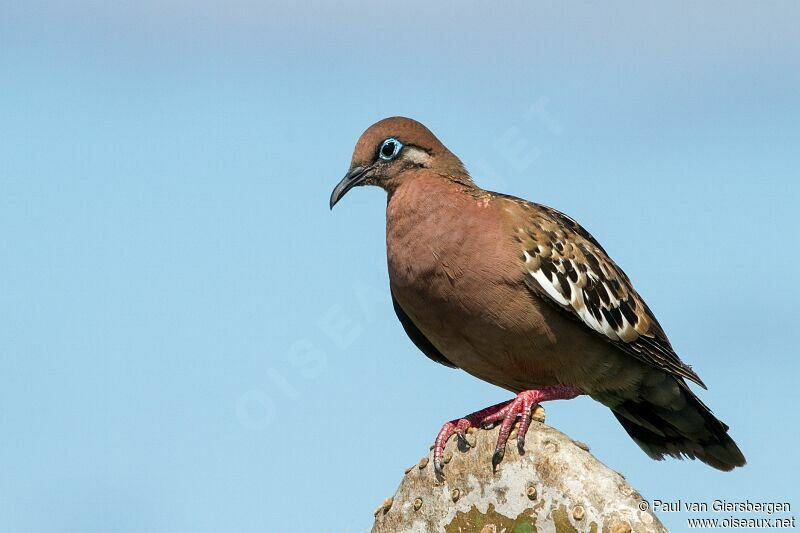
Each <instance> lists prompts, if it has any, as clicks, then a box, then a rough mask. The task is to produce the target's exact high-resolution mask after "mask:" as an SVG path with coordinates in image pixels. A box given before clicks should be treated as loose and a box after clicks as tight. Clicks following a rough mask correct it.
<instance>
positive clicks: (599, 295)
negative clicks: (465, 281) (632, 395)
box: [509, 198, 705, 388]
mask: <svg viewBox="0 0 800 533" xmlns="http://www.w3.org/2000/svg"><path fill="white" fill-rule="evenodd" d="M509 200H511V199H510V198H509ZM513 200H515V202H514V203H515V204H516V206H517V207H518V208H520V209H521V212H519V213H520V214H521V215H522V216H521V217H520V218H518V219H517V220H520V221H524V222H523V223H522V224H520V225H519V227H516V228H515V231H516V237H517V240H518V242H519V244H520V246H521V248H522V249H521V253H522V256H523V257H524V261H525V269H526V270H527V275H526V279H525V283H526V285H527V286H528V287H529V288H530V289H531V290H532V291H534V292H535V293H536V294H538V295H540V296H542V297H543V298H545V299H546V300H549V301H550V302H553V303H555V304H556V306H557V307H558V308H560V309H562V310H564V311H566V312H568V313H569V314H571V315H572V316H573V317H575V318H578V319H579V320H580V321H581V322H583V324H585V325H586V326H588V327H589V328H591V329H592V330H594V331H595V332H597V333H598V334H599V335H602V336H603V337H605V339H606V340H608V341H609V342H611V343H612V344H614V345H615V346H617V347H618V348H619V349H621V350H622V351H624V352H626V353H628V354H630V355H631V356H633V357H635V358H637V359H639V360H641V361H644V362H646V363H649V364H651V365H653V366H656V367H658V368H661V369H663V370H665V371H667V372H669V373H671V374H673V375H676V376H680V377H684V378H687V379H690V380H692V381H694V382H695V383H697V384H698V385H700V386H701V387H703V388H705V385H704V384H703V382H702V380H701V379H700V377H699V376H698V375H697V374H696V373H695V372H694V371H693V370H692V369H691V367H690V366H689V365H687V364H685V363H684V362H683V361H681V360H680V358H679V357H678V355H677V354H676V353H675V351H674V350H673V349H672V346H671V345H670V342H669V339H667V336H666V334H665V333H664V330H663V329H662V328H661V326H660V325H659V324H658V321H657V320H656V317H655V316H654V315H653V313H652V311H650V309H649V308H648V307H647V304H646V303H645V302H644V300H642V298H641V297H640V296H639V294H638V293H637V292H636V290H635V289H634V288H633V285H632V284H631V281H630V279H628V276H626V275H625V273H624V272H623V271H622V269H620V268H619V267H618V266H617V265H616V264H615V263H614V261H612V260H611V258H609V257H608V254H607V253H606V252H605V250H603V247H602V246H600V244H599V243H598V242H597V241H596V240H595V238H594V237H592V235H591V234H590V233H589V232H588V231H586V230H585V229H584V228H583V227H581V226H580V225H579V224H578V223H577V222H575V221H574V220H572V219H571V218H570V217H568V216H567V215H565V214H563V213H561V212H559V211H556V210H555V209H551V208H549V207H546V206H542V205H538V204H532V203H529V202H525V201H524V200H519V199H513Z"/></svg>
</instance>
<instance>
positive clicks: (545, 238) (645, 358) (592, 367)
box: [330, 117, 746, 477]
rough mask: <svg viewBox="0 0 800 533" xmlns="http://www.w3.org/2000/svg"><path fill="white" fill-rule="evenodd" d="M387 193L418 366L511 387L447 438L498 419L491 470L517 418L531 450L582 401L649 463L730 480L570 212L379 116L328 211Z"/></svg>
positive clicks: (408, 123) (446, 429)
mask: <svg viewBox="0 0 800 533" xmlns="http://www.w3.org/2000/svg"><path fill="white" fill-rule="evenodd" d="M367 185H371V186H378V187H381V188H382V189H384V190H385V191H386V193H387V204H386V257H387V266H388V271H389V288H390V292H391V298H392V304H393V307H394V312H395V313H396V315H397V318H398V319H399V321H400V324H401V325H402V327H403V329H404V330H405V333H406V334H407V335H408V337H409V338H410V340H411V341H412V342H413V344H414V345H415V346H416V347H417V348H418V349H419V350H420V351H421V352H422V353H423V354H425V355H426V356H427V357H429V358H430V359H432V360H433V361H435V362H437V363H440V364H442V365H445V366H447V367H452V368H458V369H461V370H464V371H466V372H467V373H468V374H470V375H472V376H474V377H476V378H478V379H481V380H483V381H486V382H488V383H491V384H493V385H496V386H498V387H501V388H503V389H506V390H508V391H509V392H511V393H513V394H514V395H515V397H514V398H513V399H511V400H508V401H505V402H501V403H499V404H496V405H492V406H490V407H487V408H485V409H482V410H480V411H477V412H474V413H472V414H469V415H466V416H464V417H462V418H457V419H453V420H450V421H448V422H447V423H445V424H444V425H443V426H442V428H441V429H440V431H439V432H438V434H437V435H436V438H435V440H434V446H433V462H434V468H435V472H436V475H437V476H440V477H441V476H443V475H444V471H443V469H444V461H443V457H444V447H445V444H446V443H447V441H448V439H449V438H450V437H451V436H452V435H454V434H455V435H456V436H457V438H459V439H465V433H466V432H467V430H469V429H470V428H476V429H480V428H485V427H490V426H495V425H500V430H499V432H498V438H497V444H496V446H495V450H494V453H493V456H492V467H493V468H494V469H496V468H497V467H498V465H499V463H500V462H501V461H502V459H503V456H504V453H505V449H506V444H507V441H508V439H509V436H510V434H511V431H512V429H513V427H514V425H515V424H517V447H518V448H519V450H520V453H524V441H525V435H526V433H527V431H528V428H529V427H530V423H531V418H532V411H533V410H534V409H535V408H536V407H537V406H538V405H539V404H540V403H541V402H545V401H550V400H568V399H572V398H576V397H578V396H582V395H585V396H588V397H590V398H592V399H593V400H596V401H598V402H600V403H601V404H603V405H605V406H606V407H608V408H609V409H611V411H612V412H613V414H614V416H615V417H616V419H617V420H618V421H619V423H620V424H621V425H622V427H623V428H624V429H625V431H626V432H627V433H628V435H629V436H630V437H631V438H632V439H633V440H634V441H635V442H636V444H638V446H639V447H640V448H641V449H642V450H643V451H644V452H645V453H646V454H647V455H648V456H649V457H651V458H652V459H655V460H662V459H664V458H665V457H673V458H678V459H684V458H688V459H698V460H700V461H702V462H704V463H706V464H708V465H710V466H711V467H714V468H716V469H719V470H723V471H730V470H732V469H734V468H736V467H741V466H744V465H745V463H746V460H745V457H744V455H743V454H742V452H741V450H740V449H739V447H738V446H737V445H736V443H735V442H734V441H733V439H732V438H731V437H730V436H729V435H728V430H729V428H728V426H727V425H726V424H725V423H724V422H722V421H721V420H719V419H718V418H717V417H715V416H714V414H713V413H712V412H711V410H710V409H709V408H708V407H707V406H706V405H705V404H704V403H703V402H702V400H700V398H699V397H698V396H697V394H695V392H693V390H692V389H691V388H690V386H689V382H693V383H695V384H696V385H698V386H700V387H702V388H703V389H706V386H705V384H704V383H703V381H702V380H701V379H700V377H699V376H698V375H697V373H696V372H695V371H694V370H693V369H692V368H691V367H690V366H689V365H687V364H686V363H684V362H683V361H682V360H681V359H680V357H679V356H678V355H677V354H676V353H675V350H674V349H673V347H672V345H671V343H670V341H669V339H668V338H667V335H666V333H665V332H664V330H663V328H662V327H661V325H660V324H659V323H658V320H656V317H655V316H654V314H653V312H652V311H651V310H650V308H649V307H648V306H647V304H646V303H645V301H644V300H643V299H642V297H641V296H640V295H639V293H638V292H637V291H636V290H635V289H634V287H633V285H632V283H631V280H630V279H629V278H628V276H627V275H626V274H625V273H624V272H623V270H622V269H621V268H620V267H619V266H618V265H617V264H616V263H615V262H614V261H613V260H612V259H611V257H609V255H608V254H607V253H606V251H605V250H604V248H603V247H602V246H601V245H600V243H599V242H598V241H597V240H596V239H595V238H594V237H593V236H592V235H591V234H590V233H589V232H588V231H587V230H586V229H584V228H583V227H582V226H581V225H580V224H578V223H577V222H576V221H575V220H573V219H572V218H570V217H569V216H567V215H565V214H563V213H561V212H560V211H557V210H556V209H553V208H551V207H547V206H545V205H542V204H537V203H533V202H529V201H526V200H524V199H521V198H517V197H514V196H510V195H507V194H502V193H497V192H492V191H488V190H484V189H482V188H480V187H479V186H478V185H476V184H475V182H474V181H473V179H472V177H471V176H470V174H469V173H468V172H467V170H466V168H465V167H464V164H463V163H462V162H461V160H460V159H459V158H458V157H457V156H456V155H455V154H454V153H453V152H451V151H450V150H448V149H447V148H446V147H445V146H444V144H442V142H441V141H440V140H439V139H438V138H437V137H436V136H435V135H434V134H433V133H432V132H431V131H430V130H429V129H428V128H427V127H425V126H424V125H423V124H421V123H420V122H417V121H415V120H413V119H410V118H406V117H390V118H386V119H383V120H380V121H378V122H376V123H375V124H373V125H372V126H370V127H369V128H367V129H366V131H364V133H363V134H362V135H361V137H360V138H359V139H358V141H357V142H356V145H355V149H354V151H353V156H352V159H351V163H350V167H349V170H348V171H347V173H346V175H345V176H344V178H343V179H342V180H341V181H340V182H339V183H338V184H337V185H336V186H335V187H334V189H333V191H332V193H331V197H330V209H331V210H332V209H333V207H334V206H335V205H336V204H337V203H338V202H339V201H340V200H341V199H342V197H343V196H345V194H347V192H348V191H350V190H352V189H353V188H355V187H359V186H367Z"/></svg>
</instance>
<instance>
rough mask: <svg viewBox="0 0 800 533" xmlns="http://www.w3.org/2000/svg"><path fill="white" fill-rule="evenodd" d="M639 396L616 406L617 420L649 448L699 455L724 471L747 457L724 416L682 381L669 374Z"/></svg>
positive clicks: (657, 453) (659, 455) (656, 454)
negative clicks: (705, 402)
mask: <svg viewBox="0 0 800 533" xmlns="http://www.w3.org/2000/svg"><path fill="white" fill-rule="evenodd" d="M664 377H665V378H666V379H664V380H663V381H661V383H658V384H653V386H651V387H649V388H644V389H643V390H642V391H641V392H642V394H641V395H640V396H639V397H638V398H637V399H636V400H626V401H624V402H622V403H619V404H617V405H614V406H613V407H611V409H612V411H613V412H614V415H615V416H616V417H617V420H619V421H620V423H621V424H622V427H624V428H625V431H627V432H628V435H630V436H631V437H632V438H633V440H634V441H636V443H637V444H638V445H639V447H641V448H642V450H644V452H645V453H646V454H647V455H649V456H650V457H652V458H653V459H656V460H661V459H663V458H664V456H665V455H669V456H671V457H676V458H679V459H681V458H683V457H688V458H690V459H699V460H701V461H703V462H704V463H706V464H707V465H710V466H713V467H714V468H717V469H719V470H725V471H728V470H733V469H734V468H735V467H737V466H744V464H745V462H746V461H745V458H744V455H743V454H742V452H741V450H739V447H738V446H737V445H736V443H735V442H734V441H733V439H731V438H730V436H728V426H727V425H725V423H724V422H722V421H721V420H719V419H718V418H717V417H715V416H714V414H713V413H712V412H711V410H710V409H709V408H708V407H707V406H706V405H705V404H704V403H703V402H702V401H700V398H698V397H697V396H696V395H695V394H694V393H693V392H692V391H691V390H689V387H688V386H687V385H686V383H684V382H683V380H682V379H675V378H673V377H672V376H668V377H667V376H664Z"/></svg>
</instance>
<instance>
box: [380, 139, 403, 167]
mask: <svg viewBox="0 0 800 533" xmlns="http://www.w3.org/2000/svg"><path fill="white" fill-rule="evenodd" d="M402 148H403V143H401V142H400V141H398V140H397V139H395V138H394V137H389V138H388V139H386V140H385V141H383V143H381V147H380V148H378V157H380V158H381V159H383V160H384V161H391V160H392V159H394V158H395V157H397V154H399V153H400V150H402Z"/></svg>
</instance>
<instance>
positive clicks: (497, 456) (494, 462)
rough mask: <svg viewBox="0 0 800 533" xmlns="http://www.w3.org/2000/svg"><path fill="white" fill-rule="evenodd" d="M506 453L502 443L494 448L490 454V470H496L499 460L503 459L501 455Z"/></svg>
mask: <svg viewBox="0 0 800 533" xmlns="http://www.w3.org/2000/svg"><path fill="white" fill-rule="evenodd" d="M505 454H506V447H505V445H503V446H502V447H500V446H498V447H497V448H495V449H494V453H493V454H492V472H497V465H499V464H500V461H502V460H503V456H504V455H505Z"/></svg>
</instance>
